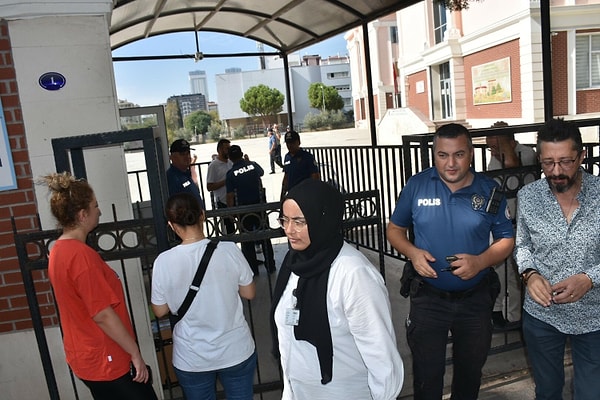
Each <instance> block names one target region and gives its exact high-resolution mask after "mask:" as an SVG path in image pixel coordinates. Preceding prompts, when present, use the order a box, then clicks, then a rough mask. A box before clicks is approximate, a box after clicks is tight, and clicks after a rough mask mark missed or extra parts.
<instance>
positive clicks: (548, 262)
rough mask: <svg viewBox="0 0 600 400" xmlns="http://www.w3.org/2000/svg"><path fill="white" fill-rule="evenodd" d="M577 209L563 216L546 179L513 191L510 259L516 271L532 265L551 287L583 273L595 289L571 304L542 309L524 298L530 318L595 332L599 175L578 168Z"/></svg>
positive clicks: (569, 330)
mask: <svg viewBox="0 0 600 400" xmlns="http://www.w3.org/2000/svg"><path fill="white" fill-rule="evenodd" d="M581 173H582V184H581V191H580V192H579V194H578V195H577V200H578V201H579V207H578V208H577V209H576V210H575V211H574V213H573V216H572V218H571V222H570V223H568V222H567V220H566V219H565V217H564V215H563V213H562V210H561V208H560V205H559V204H558V201H557V200H556V197H555V196H554V194H553V193H552V191H551V190H550V186H549V185H548V183H547V181H546V179H540V180H537V181H535V182H533V183H531V184H529V185H526V186H524V187H523V188H522V189H521V190H520V191H519V193H518V196H517V199H518V207H519V208H518V212H517V239H516V246H515V259H516V261H517V264H518V265H519V272H520V273H522V272H523V271H525V270H526V269H527V268H534V269H536V270H538V271H539V273H540V274H541V275H542V276H543V277H544V278H546V279H547V280H548V281H549V282H550V284H551V285H553V284H555V283H557V282H560V281H562V280H564V279H566V278H568V277H569V276H572V275H575V274H578V273H581V272H585V273H586V274H587V275H588V276H589V277H590V278H592V281H593V282H594V287H593V288H592V289H591V290H590V291H589V292H587V293H586V294H585V295H584V296H583V297H582V298H581V299H579V300H578V301H576V302H574V303H565V304H552V305H551V306H550V307H544V306H542V305H540V304H538V303H536V302H535V301H533V299H532V298H531V296H530V295H529V293H527V294H526V296H525V304H524V306H523V308H524V309H525V311H527V312H528V313H529V314H530V315H531V316H533V317H535V318H537V319H539V320H540V321H543V322H545V323H547V324H550V325H552V326H553V327H555V328H556V329H558V330H559V331H560V332H563V333H566V334H575V335H579V334H583V333H588V332H596V331H600V177H597V176H594V175H590V174H588V173H587V172H585V171H583V170H582V172H581Z"/></svg>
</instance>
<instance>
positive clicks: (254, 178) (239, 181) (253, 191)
mask: <svg viewBox="0 0 600 400" xmlns="http://www.w3.org/2000/svg"><path fill="white" fill-rule="evenodd" d="M263 174H264V170H263V169H262V167H261V166H260V165H258V164H257V163H255V162H253V161H246V160H240V161H238V162H236V163H234V164H233V166H232V167H231V169H230V170H229V171H227V176H226V177H225V186H226V187H227V193H232V192H235V194H236V199H237V201H236V202H235V204H236V205H248V204H258V203H260V188H261V181H260V177H261V176H263Z"/></svg>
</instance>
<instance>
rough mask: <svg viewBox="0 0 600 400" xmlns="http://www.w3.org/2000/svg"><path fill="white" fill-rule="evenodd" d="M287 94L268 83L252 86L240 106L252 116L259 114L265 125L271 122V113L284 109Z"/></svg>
mask: <svg viewBox="0 0 600 400" xmlns="http://www.w3.org/2000/svg"><path fill="white" fill-rule="evenodd" d="M284 100H285V96H284V95H283V93H281V92H280V91H279V90H277V89H275V88H270V87H268V86H266V85H262V84H261V85H258V86H252V87H251V88H249V89H248V90H246V93H244V97H243V98H242V99H241V100H240V108H241V109H242V111H243V112H245V113H246V114H248V115H251V116H253V117H254V116H259V117H260V118H261V119H262V122H263V124H264V125H268V124H269V117H270V116H271V115H276V114H279V113H280V112H281V111H282V110H283V101H284Z"/></svg>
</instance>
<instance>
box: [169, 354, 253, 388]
mask: <svg viewBox="0 0 600 400" xmlns="http://www.w3.org/2000/svg"><path fill="white" fill-rule="evenodd" d="M174 370H175V375H177V379H178V380H179V384H180V385H181V387H182V388H183V391H184V393H185V398H186V400H215V399H216V398H217V392H216V386H215V385H216V382H217V378H219V381H221V384H222V385H223V388H224V389H225V396H226V398H227V400H252V398H253V395H254V393H253V388H252V385H253V383H254V371H255V370H256V351H255V352H254V353H253V354H252V355H251V356H250V357H249V358H248V359H247V360H246V361H243V362H241V363H239V364H238V365H234V366H233V367H228V368H222V369H217V370H214V371H204V372H187V371H181V370H179V369H177V368H174Z"/></svg>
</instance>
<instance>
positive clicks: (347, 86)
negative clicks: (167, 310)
mask: <svg viewBox="0 0 600 400" xmlns="http://www.w3.org/2000/svg"><path fill="white" fill-rule="evenodd" d="M334 88H335V90H337V91H338V92H342V91H344V90H350V85H342V86H334Z"/></svg>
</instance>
